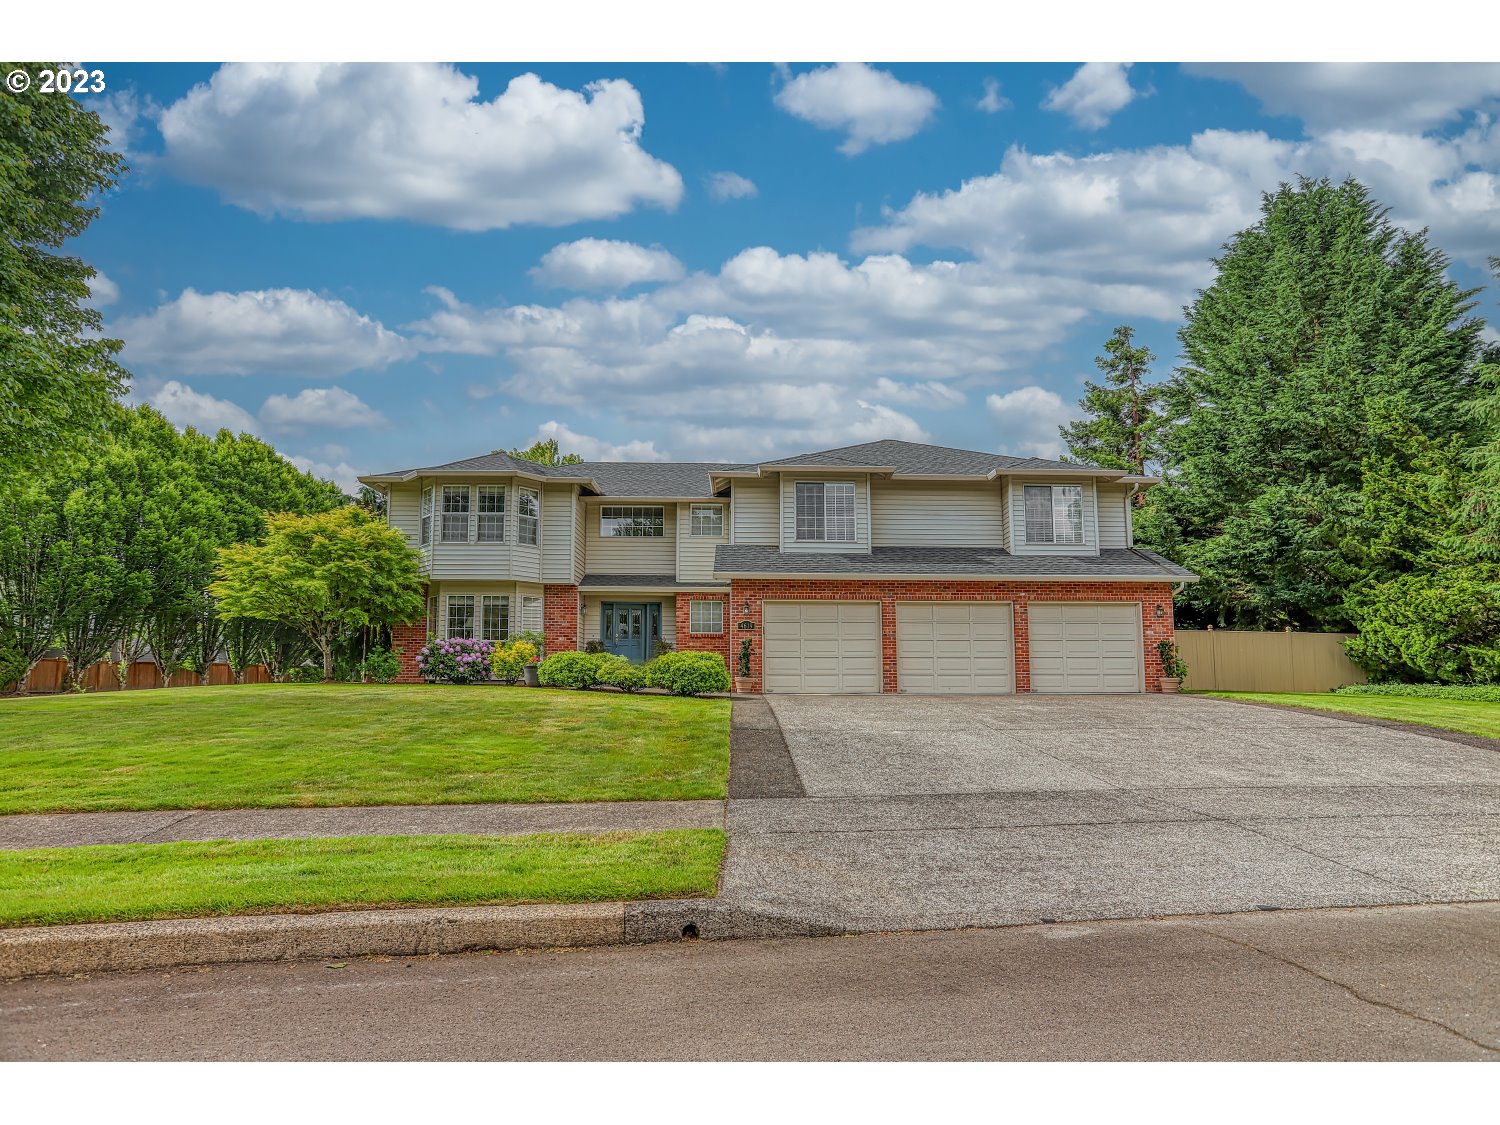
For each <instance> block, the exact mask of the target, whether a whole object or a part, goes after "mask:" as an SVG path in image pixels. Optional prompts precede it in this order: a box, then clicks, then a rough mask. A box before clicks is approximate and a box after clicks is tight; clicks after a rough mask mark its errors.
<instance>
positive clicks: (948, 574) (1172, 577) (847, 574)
mask: <svg viewBox="0 0 1500 1125" xmlns="http://www.w3.org/2000/svg"><path fill="white" fill-rule="evenodd" d="M714 577H715V578H722V579H724V580H725V581H733V580H734V579H736V578H738V579H742V580H743V579H759V580H774V579H780V578H785V579H796V580H798V581H807V580H809V579H813V580H816V579H826V580H828V581H830V582H845V581H849V580H851V579H856V580H864V581H870V582H949V581H954V580H958V581H964V582H974V581H981V582H1079V581H1084V582H1197V581H1198V576H1197V575H1196V574H1191V575H1188V574H1098V573H1094V574H1078V573H1074V574H1003V573H1000V574H997V573H995V572H994V571H973V570H959V571H945V572H937V571H929V572H919V573H914V574H909V573H899V574H898V573H895V572H891V573H887V572H885V571H870V570H769V571H767V570H715V571H714Z"/></svg>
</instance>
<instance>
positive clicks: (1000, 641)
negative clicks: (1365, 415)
mask: <svg viewBox="0 0 1500 1125" xmlns="http://www.w3.org/2000/svg"><path fill="white" fill-rule="evenodd" d="M1026 617H1027V622H1028V630H1027V632H1028V638H1027V642H1026V651H1025V653H1024V654H1020V653H1017V650H1016V642H1015V633H1016V629H1015V607H1014V606H1013V605H1012V603H1011V602H1009V601H997V600H968V601H936V600H923V601H897V602H896V603H895V631H894V641H895V657H896V661H895V662H896V690H898V691H901V692H909V693H913V694H933V695H956V694H1008V693H1011V692H1014V691H1015V690H1016V664H1017V661H1018V657H1019V656H1022V655H1024V657H1025V658H1026V662H1027V666H1028V667H1029V669H1030V687H1031V691H1032V692H1035V693H1124V692H1139V691H1144V690H1145V668H1144V659H1143V655H1144V644H1143V637H1142V620H1141V605H1140V603H1139V602H1123V601H1116V602H1098V603H1094V602H1045V601H1032V602H1031V604H1030V605H1029V607H1027V609H1026ZM762 621H763V628H764V653H763V656H762V688H763V690H765V691H767V692H785V693H799V692H800V693H829V694H854V693H872V694H873V693H877V692H880V691H882V690H883V685H882V680H883V676H882V666H883V660H884V655H883V654H884V647H885V646H884V643H883V642H884V640H885V638H883V636H882V623H881V603H880V602H879V601H875V600H870V601H766V602H764V603H763V608H762Z"/></svg>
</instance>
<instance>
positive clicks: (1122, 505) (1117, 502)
mask: <svg viewBox="0 0 1500 1125" xmlns="http://www.w3.org/2000/svg"><path fill="white" fill-rule="evenodd" d="M1129 504H1130V489H1128V488H1121V487H1120V486H1119V485H1107V484H1101V485H1099V486H1098V505H1099V546H1100V547H1129V546H1130V529H1129V523H1128V520H1129V516H1128V513H1127V512H1126V508H1127V507H1128V506H1129Z"/></svg>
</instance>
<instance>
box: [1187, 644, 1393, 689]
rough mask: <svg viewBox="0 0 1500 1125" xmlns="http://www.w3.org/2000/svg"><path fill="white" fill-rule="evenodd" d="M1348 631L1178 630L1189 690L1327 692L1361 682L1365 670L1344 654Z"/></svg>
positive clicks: (1363, 678)
mask: <svg viewBox="0 0 1500 1125" xmlns="http://www.w3.org/2000/svg"><path fill="white" fill-rule="evenodd" d="M1353 635H1354V634H1352V633H1289V632H1280V633H1260V632H1254V631H1250V630H1240V629H1179V630H1177V651H1178V652H1179V653H1181V654H1182V659H1183V660H1185V661H1187V666H1188V674H1187V682H1186V683H1185V684H1184V685H1183V686H1184V687H1185V688H1187V689H1188V690H1189V691H1331V690H1332V689H1334V688H1336V687H1343V686H1344V685H1345V684H1362V683H1364V682H1365V674H1364V673H1363V672H1362V671H1360V670H1359V668H1357V667H1356V666H1355V665H1354V663H1353V662H1352V661H1351V660H1350V659H1349V657H1348V655H1347V654H1346V653H1345V652H1344V641H1346V640H1348V639H1349V638H1350V637H1351V636H1353Z"/></svg>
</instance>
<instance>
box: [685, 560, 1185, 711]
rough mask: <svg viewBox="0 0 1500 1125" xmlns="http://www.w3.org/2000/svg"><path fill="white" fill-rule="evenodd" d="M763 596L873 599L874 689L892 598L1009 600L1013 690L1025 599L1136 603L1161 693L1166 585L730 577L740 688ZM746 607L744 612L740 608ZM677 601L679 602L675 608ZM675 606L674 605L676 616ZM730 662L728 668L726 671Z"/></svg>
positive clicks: (760, 630)
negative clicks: (747, 641)
mask: <svg viewBox="0 0 1500 1125" xmlns="http://www.w3.org/2000/svg"><path fill="white" fill-rule="evenodd" d="M766 599H770V600H771V601H878V602H879V603H880V634H881V673H882V675H881V690H882V691H883V692H895V691H899V690H900V684H899V682H898V676H897V664H896V603H897V602H913V601H939V602H957V601H1001V602H1010V603H1011V608H1012V611H1013V617H1014V621H1015V646H1016V647H1015V674H1016V691H1017V692H1029V691H1030V690H1031V643H1030V641H1031V634H1030V629H1029V627H1028V624H1029V618H1028V612H1027V607H1028V606H1029V605H1030V603H1032V602H1139V603H1140V605H1141V625H1142V633H1143V640H1144V643H1145V650H1146V651H1145V671H1146V690H1147V691H1160V690H1161V658H1160V656H1159V655H1158V654H1157V651H1156V646H1157V643H1158V642H1160V641H1161V640H1163V639H1165V638H1169V637H1172V636H1173V635H1174V626H1173V621H1172V586H1171V584H1170V583H1167V582H1092V581H1090V582H1085V581H1078V582H982V581H969V580H957V579H955V580H952V581H940V582H906V581H886V580H881V579H850V580H831V581H830V580H826V579H769V580H768V579H737V580H735V581H734V582H732V583H731V585H730V597H729V606H730V608H731V609H732V611H733V612H732V614H731V617H732V621H731V620H730V619H728V618H726V625H725V627H726V633H725V636H726V637H727V638H735V637H740V636H749V637H751V638H753V642H752V650H751V655H750V682H749V683H748V684H747V685H746V690H747V691H753V692H758V691H760V689H761V645H762V643H763V641H764V632H765V630H764V623H763V622H762V620H761V603H762V601H764V600H766ZM746 602H749V604H750V613H749V615H748V617H747V615H745V614H744V613H742V612H740V608H741V607H743V606H744V604H745V603H746ZM680 604H681V603H679V605H680ZM683 612H684V611H683V610H682V609H679V610H678V618H679V621H681V620H685V618H683V617H682V614H683ZM742 620H749V621H750V622H751V624H753V625H754V629H753V630H751V631H748V632H740V631H739V630H737V628H736V626H737V625H738V623H739V622H740V621H742ZM732 670H733V666H731V671H732Z"/></svg>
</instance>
